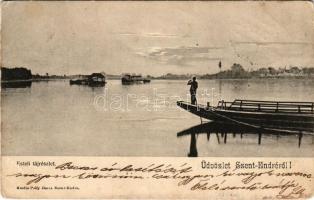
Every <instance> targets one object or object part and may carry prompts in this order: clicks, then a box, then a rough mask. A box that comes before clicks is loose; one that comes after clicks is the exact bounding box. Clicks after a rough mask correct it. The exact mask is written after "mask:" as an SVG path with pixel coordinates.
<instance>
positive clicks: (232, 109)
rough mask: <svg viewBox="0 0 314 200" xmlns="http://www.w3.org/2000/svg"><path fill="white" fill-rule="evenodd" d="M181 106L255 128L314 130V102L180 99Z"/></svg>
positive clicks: (203, 115) (201, 114)
mask: <svg viewBox="0 0 314 200" xmlns="http://www.w3.org/2000/svg"><path fill="white" fill-rule="evenodd" d="M177 105H178V106H180V107H181V108H183V109H185V110H187V111H189V112H191V113H193V114H195V115H197V116H199V117H202V118H205V119H209V120H212V121H226V122H229V123H236V124H241V125H246V126H251V127H255V128H268V129H274V130H275V129H278V130H301V131H309V132H314V111H313V108H314V103H313V102H287V101H286V102H284V101H254V100H235V101H233V102H225V101H220V102H219V103H218V105H217V106H215V107H214V106H210V105H209V104H208V105H206V106H205V105H192V104H190V103H187V102H184V101H178V102H177Z"/></svg>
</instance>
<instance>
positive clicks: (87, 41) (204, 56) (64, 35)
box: [1, 1, 314, 157]
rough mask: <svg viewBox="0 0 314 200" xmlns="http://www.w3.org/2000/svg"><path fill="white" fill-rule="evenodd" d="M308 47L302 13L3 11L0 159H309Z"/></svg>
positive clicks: (31, 5) (311, 95) (16, 5)
mask: <svg viewBox="0 0 314 200" xmlns="http://www.w3.org/2000/svg"><path fill="white" fill-rule="evenodd" d="M300 10H302V12H301V11H300ZM313 36H314V29H313V5H312V3H311V2H310V1H308V2H298V1H287V2H276V1H273V2H271V3H269V2H259V1H236V2H233V1H226V2H224V1H208V2H206V1H205V2H203V1H200V2H192V1H191V2H190V1H186V2H166V1H163V2H158V1H151V2H144V1H142V2H136V1H127V2H115V1H113V2H110V1H109V2H106V1H4V2H2V25H1V53H2V54H1V55H2V58H1V136H2V142H1V150H2V155H3V156H105V157H106V156H118V157H119V156H121V157H144V156H145V157H252V156H255V157H313V156H314V151H313V149H314V135H313V134H314V133H313V132H314V111H313V108H314V92H313V91H314V43H313V42H314V37H313Z"/></svg>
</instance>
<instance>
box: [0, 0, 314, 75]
mask: <svg viewBox="0 0 314 200" xmlns="http://www.w3.org/2000/svg"><path fill="white" fill-rule="evenodd" d="M2 4H3V5H2V6H3V7H2V8H3V9H2V38H1V44H2V58H1V61H2V66H3V67H27V68H29V69H31V70H32V73H33V74H34V73H39V74H45V73H49V74H60V75H61V74H90V73H93V72H105V73H107V74H122V73H141V74H145V75H147V74H150V75H161V74H165V73H176V74H186V73H190V74H206V73H216V72H218V71H219V68H218V63H219V61H221V62H222V69H223V70H226V69H230V66H231V65H232V64H233V63H240V64H241V65H242V66H243V67H244V68H245V69H247V70H251V69H257V68H260V67H268V66H272V67H275V68H278V67H285V66H286V67H289V66H294V65H296V66H305V67H314V26H313V23H314V12H313V4H312V3H311V2H308V1H307V2H304V1H288V2H275V1H271V2H248V1H242V2H241V1H240V2H232V1H227V2H132V1H131V2H97V1H96V2H95V1H93V2H83V1H76V2H73V1H55V2H48V1H41V2H22V1H18V2H2Z"/></svg>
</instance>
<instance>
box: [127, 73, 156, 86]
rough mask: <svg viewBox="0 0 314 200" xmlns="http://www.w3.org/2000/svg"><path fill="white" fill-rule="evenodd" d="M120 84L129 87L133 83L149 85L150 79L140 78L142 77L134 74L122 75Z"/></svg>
mask: <svg viewBox="0 0 314 200" xmlns="http://www.w3.org/2000/svg"><path fill="white" fill-rule="evenodd" d="M121 81H122V84H124V85H130V84H133V83H150V79H148V78H144V77H142V75H136V74H123V76H122V78H121Z"/></svg>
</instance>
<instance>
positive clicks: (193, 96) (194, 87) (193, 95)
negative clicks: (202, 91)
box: [188, 76, 198, 105]
mask: <svg viewBox="0 0 314 200" xmlns="http://www.w3.org/2000/svg"><path fill="white" fill-rule="evenodd" d="M188 85H191V87H190V94H191V104H193V105H196V102H197V100H196V90H197V88H198V83H197V81H196V77H195V76H194V77H193V78H192V80H189V82H188Z"/></svg>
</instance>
